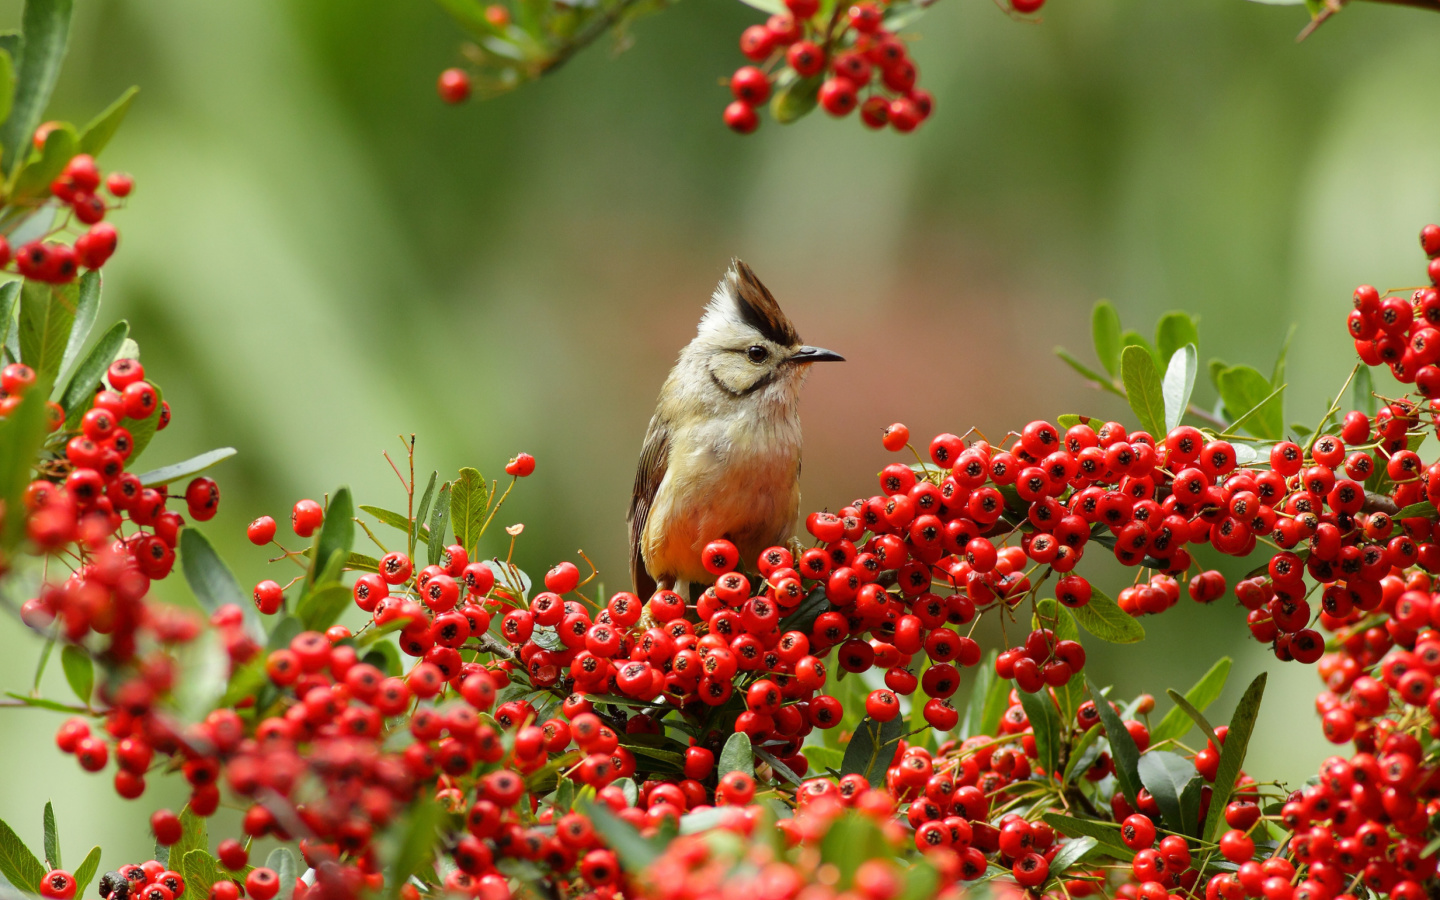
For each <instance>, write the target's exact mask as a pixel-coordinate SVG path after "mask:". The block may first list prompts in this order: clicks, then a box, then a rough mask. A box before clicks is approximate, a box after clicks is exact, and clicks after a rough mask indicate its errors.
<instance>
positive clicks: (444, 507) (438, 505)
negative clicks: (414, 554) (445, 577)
mask: <svg viewBox="0 0 1440 900" xmlns="http://www.w3.org/2000/svg"><path fill="white" fill-rule="evenodd" d="M449 529H450V482H448V481H447V482H445V483H444V484H442V485H441V486H440V493H439V494H437V495H436V497H435V508H434V509H433V510H431V512H430V543H429V544H428V545H427V546H426V548H425V551H426V552H425V556H426V559H427V560H428V561H429V563H430V565H432V566H433V565H437V564H439V562H440V556H441V555H442V554H443V553H444V552H445V532H446V531H448V530H449Z"/></svg>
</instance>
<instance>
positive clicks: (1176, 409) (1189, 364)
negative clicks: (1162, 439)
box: [1161, 344, 1199, 433]
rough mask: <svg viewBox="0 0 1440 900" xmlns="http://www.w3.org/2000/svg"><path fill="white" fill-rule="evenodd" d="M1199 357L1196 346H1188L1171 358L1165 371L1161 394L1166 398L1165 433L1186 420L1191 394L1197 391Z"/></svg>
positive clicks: (1177, 351)
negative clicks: (1196, 370)
mask: <svg viewBox="0 0 1440 900" xmlns="http://www.w3.org/2000/svg"><path fill="white" fill-rule="evenodd" d="M1198 360H1199V357H1198V356H1197V355H1196V352H1195V345H1194V344H1186V345H1185V346H1183V347H1181V348H1180V349H1179V350H1176V351H1175V353H1174V354H1173V355H1172V356H1171V357H1170V365H1169V366H1167V367H1166V369H1165V380H1164V381H1163V382H1161V393H1162V394H1163V395H1164V397H1165V431H1166V432H1167V433H1168V432H1170V431H1171V430H1172V429H1174V428H1177V427H1179V425H1180V421H1181V420H1182V419H1184V418H1185V409H1186V407H1188V406H1189V405H1190V394H1191V392H1192V391H1194V390H1195V369H1196V367H1197V365H1198Z"/></svg>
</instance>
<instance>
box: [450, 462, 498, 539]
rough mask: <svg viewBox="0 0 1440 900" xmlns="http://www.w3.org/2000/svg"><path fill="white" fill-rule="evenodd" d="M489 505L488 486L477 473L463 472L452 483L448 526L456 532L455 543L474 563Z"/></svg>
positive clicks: (464, 470) (469, 469)
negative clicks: (451, 526)
mask: <svg viewBox="0 0 1440 900" xmlns="http://www.w3.org/2000/svg"><path fill="white" fill-rule="evenodd" d="M489 505H490V491H489V486H488V485H487V484H486V482H485V476H484V475H481V474H480V472H479V470H478V469H471V468H463V469H461V470H460V477H459V478H457V479H455V481H454V482H452V483H451V489H450V524H451V525H453V526H454V528H455V543H457V544H459V545H460V546H462V547H464V548H465V552H466V553H467V554H469V555H470V558H471V559H474V558H475V556H476V555H477V554H478V552H479V548H480V529H481V527H482V526H483V525H484V524H485V511H486V509H488V508H489Z"/></svg>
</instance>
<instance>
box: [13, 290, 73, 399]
mask: <svg viewBox="0 0 1440 900" xmlns="http://www.w3.org/2000/svg"><path fill="white" fill-rule="evenodd" d="M79 296H80V289H79V288H78V287H77V286H76V285H74V284H46V283H45V282H43V281H30V280H28V279H27V280H26V282H25V286H24V287H22V288H21V289H20V359H21V361H22V362H24V363H25V365H27V366H29V367H30V368H32V369H34V370H35V376H36V380H37V381H43V382H46V383H47V384H48V383H51V382H53V380H54V378H55V376H56V375H58V374H59V373H60V363H61V361H62V360H63V359H64V357H65V344H66V342H67V341H69V339H70V327H71V326H72V325H74V324H75V309H76V304H77V303H78V302H79Z"/></svg>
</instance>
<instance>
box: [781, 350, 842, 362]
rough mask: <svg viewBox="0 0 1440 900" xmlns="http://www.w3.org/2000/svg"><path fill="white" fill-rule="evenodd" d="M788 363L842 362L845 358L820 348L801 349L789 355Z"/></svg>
mask: <svg viewBox="0 0 1440 900" xmlns="http://www.w3.org/2000/svg"><path fill="white" fill-rule="evenodd" d="M789 361H790V362H793V363H815V362H844V361H845V357H843V356H841V355H840V354H838V353H836V352H835V351H833V350H825V349H823V348H821V347H801V348H800V349H799V350H796V351H795V352H794V353H792V354H790V359H789Z"/></svg>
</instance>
